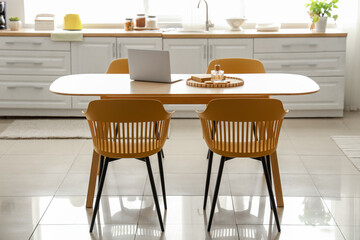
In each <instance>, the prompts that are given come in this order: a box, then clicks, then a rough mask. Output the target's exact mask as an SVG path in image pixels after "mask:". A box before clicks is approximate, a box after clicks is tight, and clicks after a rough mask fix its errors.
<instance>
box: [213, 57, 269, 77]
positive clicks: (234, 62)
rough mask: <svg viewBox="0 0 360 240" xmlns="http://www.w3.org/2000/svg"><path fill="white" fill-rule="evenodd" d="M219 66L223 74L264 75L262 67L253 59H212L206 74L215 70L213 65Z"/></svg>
mask: <svg viewBox="0 0 360 240" xmlns="http://www.w3.org/2000/svg"><path fill="white" fill-rule="evenodd" d="M216 64H219V65H220V68H221V70H224V73H225V74H227V73H234V74H235V73H265V68H264V65H263V64H262V63H261V62H260V61H258V60H255V59H248V58H222V59H214V60H212V61H211V62H210V63H209V66H208V69H207V71H206V73H207V74H210V73H211V70H214V69H215V65H216Z"/></svg>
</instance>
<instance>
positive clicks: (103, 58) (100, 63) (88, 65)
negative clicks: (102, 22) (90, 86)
mask: <svg viewBox="0 0 360 240" xmlns="http://www.w3.org/2000/svg"><path fill="white" fill-rule="evenodd" d="M115 58H116V38H111V37H109V38H107V37H104V38H103V37H86V38H84V41H82V42H71V60H72V73H73V74H79V73H104V72H105V71H106V69H107V68H108V66H109V63H110V62H111V61H112V60H113V59H115Z"/></svg>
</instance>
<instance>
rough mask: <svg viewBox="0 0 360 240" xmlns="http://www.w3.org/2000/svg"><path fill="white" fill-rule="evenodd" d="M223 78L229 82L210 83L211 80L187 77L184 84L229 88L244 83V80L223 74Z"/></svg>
mask: <svg viewBox="0 0 360 240" xmlns="http://www.w3.org/2000/svg"><path fill="white" fill-rule="evenodd" d="M225 80H228V81H230V82H228V83H212V82H211V81H205V82H197V81H194V80H192V79H191V78H189V79H188V80H186V85H188V86H191V87H201V88H230V87H238V86H242V85H244V80H242V79H241V78H237V77H228V76H225Z"/></svg>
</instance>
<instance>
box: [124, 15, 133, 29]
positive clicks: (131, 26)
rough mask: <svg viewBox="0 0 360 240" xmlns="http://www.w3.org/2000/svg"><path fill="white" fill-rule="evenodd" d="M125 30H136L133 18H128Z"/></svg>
mask: <svg viewBox="0 0 360 240" xmlns="http://www.w3.org/2000/svg"><path fill="white" fill-rule="evenodd" d="M124 29H125V31H133V30H134V22H133V19H132V18H126V20H125V24H124Z"/></svg>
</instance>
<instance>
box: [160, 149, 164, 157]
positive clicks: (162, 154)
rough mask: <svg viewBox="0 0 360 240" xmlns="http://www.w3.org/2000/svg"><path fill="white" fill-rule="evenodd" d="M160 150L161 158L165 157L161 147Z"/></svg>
mask: <svg viewBox="0 0 360 240" xmlns="http://www.w3.org/2000/svg"><path fill="white" fill-rule="evenodd" d="M160 152H161V156H162V158H165V154H164V150H163V149H161V150H160Z"/></svg>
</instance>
